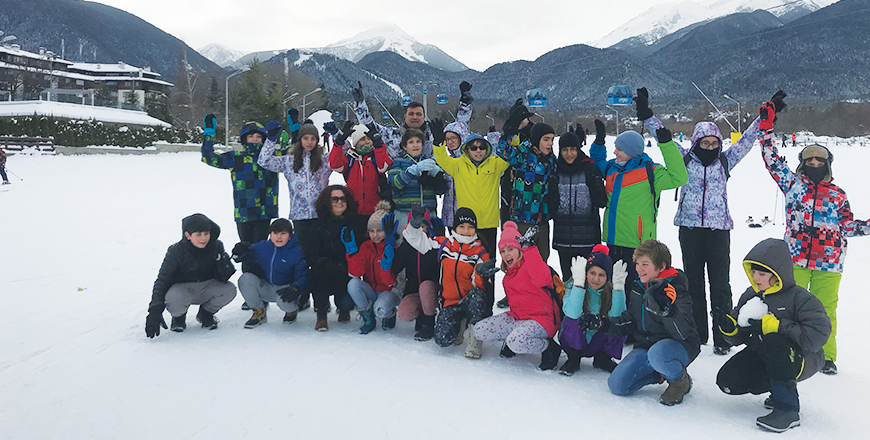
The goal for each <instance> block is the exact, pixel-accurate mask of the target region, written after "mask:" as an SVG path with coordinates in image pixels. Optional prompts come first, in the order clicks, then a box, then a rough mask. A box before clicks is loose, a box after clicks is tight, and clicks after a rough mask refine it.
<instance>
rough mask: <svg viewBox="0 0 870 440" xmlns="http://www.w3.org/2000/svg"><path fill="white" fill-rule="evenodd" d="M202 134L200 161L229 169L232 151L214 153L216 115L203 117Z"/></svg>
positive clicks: (231, 161)
mask: <svg viewBox="0 0 870 440" xmlns="http://www.w3.org/2000/svg"><path fill="white" fill-rule="evenodd" d="M202 125H203V135H202V149H201V150H200V151H201V152H202V161H203V162H204V163H205V164H207V165H209V166H212V167H215V168H221V169H225V170H228V169H231V168H232V167H233V162H234V160H233V157H234V153H233V152H232V151H228V152H226V153H223V154H219V155H216V154H214V132H215V127H217V117H216V116H215V115H214V114H207V115H205V117H204V118H203V121H202Z"/></svg>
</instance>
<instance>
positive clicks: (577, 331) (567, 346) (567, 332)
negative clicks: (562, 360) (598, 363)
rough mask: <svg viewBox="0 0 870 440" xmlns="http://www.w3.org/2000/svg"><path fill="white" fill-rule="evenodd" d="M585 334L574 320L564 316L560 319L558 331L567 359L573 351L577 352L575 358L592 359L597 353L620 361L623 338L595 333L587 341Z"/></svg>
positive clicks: (583, 329) (584, 330)
mask: <svg viewBox="0 0 870 440" xmlns="http://www.w3.org/2000/svg"><path fill="white" fill-rule="evenodd" d="M587 332H588V331H587V330H586V329H585V328H583V327H580V326H579V324H578V322H577V320H576V319H574V318H569V317H567V316H566V317H565V318H564V319H562V328H561V330H560V331H559V342H561V343H562V350H565V353H568V355H569V357H571V354H572V351H573V352H577V357H594V356H595V355H596V354H598V353H604V354H607V356H608V357H611V358H615V359H622V347H624V346H625V336H616V335H612V334H609V333H605V332H601V331H597V332H595V333H594V334H593V335H592V337H591V338H588V339H587V337H586V335H587Z"/></svg>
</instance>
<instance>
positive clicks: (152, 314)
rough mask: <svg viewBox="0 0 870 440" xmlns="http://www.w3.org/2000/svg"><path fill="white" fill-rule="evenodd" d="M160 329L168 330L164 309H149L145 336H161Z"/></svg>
mask: <svg viewBox="0 0 870 440" xmlns="http://www.w3.org/2000/svg"><path fill="white" fill-rule="evenodd" d="M160 327H163V328H164V329H168V328H169V327H167V326H166V321H165V320H164V319H163V307H153V308H151V309H148V317H146V318H145V336H148V337H149V338H154V337H155V336H160Z"/></svg>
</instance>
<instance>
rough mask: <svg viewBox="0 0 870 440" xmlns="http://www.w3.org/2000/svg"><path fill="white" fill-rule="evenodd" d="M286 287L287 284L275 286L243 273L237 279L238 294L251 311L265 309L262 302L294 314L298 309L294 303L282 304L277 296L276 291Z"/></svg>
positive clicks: (250, 274)
mask: <svg viewBox="0 0 870 440" xmlns="http://www.w3.org/2000/svg"><path fill="white" fill-rule="evenodd" d="M287 286H289V284H284V285H281V286H276V285H274V284H271V283H268V282H266V280H264V279H262V278H260V277H258V276H256V275H254V274H252V273H243V274H242V276H240V277H239V292H241V293H242V297H243V298H245V302H246V303H247V304H248V306H250V307H251V308H252V309H260V308H263V307H265V305H264V304H263V303H264V302H267V303H268V302H273V303H276V304H277V305H278V308H279V309H281V310H283V311H285V312H295V311H296V309H297V308H298V307H297V306H296V301H293V302H289V303H288V302H284V300H282V299H281V297H280V296H278V290H279V289H282V288H284V287H287Z"/></svg>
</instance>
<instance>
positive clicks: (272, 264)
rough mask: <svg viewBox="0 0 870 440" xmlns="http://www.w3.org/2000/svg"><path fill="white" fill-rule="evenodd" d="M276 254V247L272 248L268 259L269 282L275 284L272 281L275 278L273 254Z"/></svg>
mask: <svg viewBox="0 0 870 440" xmlns="http://www.w3.org/2000/svg"><path fill="white" fill-rule="evenodd" d="M276 254H278V248H277V247H276V248H274V249H272V260H271V261H269V284H275V283H273V282H272V281H273V279H274V278H275V277H274V275H275V255H276Z"/></svg>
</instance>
